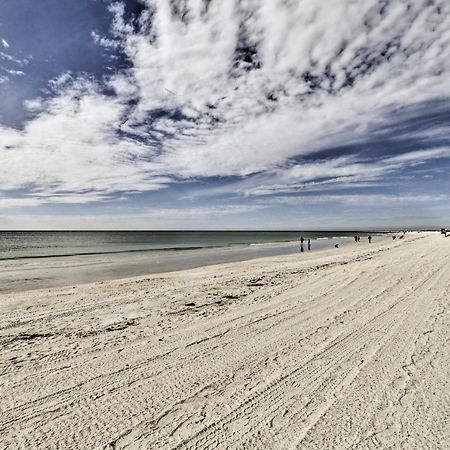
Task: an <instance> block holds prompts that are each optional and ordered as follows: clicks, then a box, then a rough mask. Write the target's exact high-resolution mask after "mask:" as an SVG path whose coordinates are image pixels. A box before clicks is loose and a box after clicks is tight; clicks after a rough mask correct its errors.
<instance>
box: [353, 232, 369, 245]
mask: <svg viewBox="0 0 450 450" xmlns="http://www.w3.org/2000/svg"><path fill="white" fill-rule="evenodd" d="M360 240H361V238H360V236H358V235H356V234H355V242H359V241H360ZM367 240H368V241H369V244H371V243H372V236H371V235H370V234H369V236H367Z"/></svg>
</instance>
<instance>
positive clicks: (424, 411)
mask: <svg viewBox="0 0 450 450" xmlns="http://www.w3.org/2000/svg"><path fill="white" fill-rule="evenodd" d="M449 293H450V240H448V239H445V238H443V237H441V236H440V235H438V234H425V233H422V234H410V235H407V237H406V238H405V239H403V240H402V241H398V240H396V241H392V240H387V239H384V240H381V241H380V242H375V243H373V244H372V245H370V246H369V245H368V244H367V243H365V242H364V243H362V242H361V243H360V244H358V245H349V246H346V247H344V248H341V249H338V250H335V249H333V250H327V251H320V252H317V253H312V254H303V255H301V256H300V255H291V256H284V257H276V258H270V259H260V260H253V261H248V262H242V263H233V264H226V265H220V266H211V267H207V268H203V269H195V270H190V271H184V272H178V273H172V274H164V275H157V276H156V275H155V276H148V277H139V278H133V279H128V280H120V281H119V280H117V281H108V282H103V283H96V284H90V285H80V286H75V287H72V286H70V287H67V288H53V289H48V290H40V291H30V292H25V293H20V294H19V293H17V294H10V295H2V296H0V313H1V314H0V330H1V331H0V345H1V356H0V449H124V448H127V449H180V450H181V449H185V450H187V449H192V450H193V449H216V448H217V449H252V450H253V449H387V448H398V449H448V448H450V424H449V415H450V381H449V380H450V356H449V348H450V347H449V344H450V304H449Z"/></svg>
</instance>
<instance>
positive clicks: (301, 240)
mask: <svg viewBox="0 0 450 450" xmlns="http://www.w3.org/2000/svg"><path fill="white" fill-rule="evenodd" d="M304 241H305V240H304V239H303V236H302V237H301V238H300V244H301V245H303V242H304Z"/></svg>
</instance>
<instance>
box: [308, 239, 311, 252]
mask: <svg viewBox="0 0 450 450" xmlns="http://www.w3.org/2000/svg"><path fill="white" fill-rule="evenodd" d="M309 250H311V239H308V251H309Z"/></svg>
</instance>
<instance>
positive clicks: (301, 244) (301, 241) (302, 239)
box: [300, 236, 311, 252]
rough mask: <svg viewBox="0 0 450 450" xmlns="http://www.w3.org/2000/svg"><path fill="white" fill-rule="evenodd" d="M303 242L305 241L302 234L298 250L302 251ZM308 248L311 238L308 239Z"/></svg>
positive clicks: (309, 248)
mask: <svg viewBox="0 0 450 450" xmlns="http://www.w3.org/2000/svg"><path fill="white" fill-rule="evenodd" d="M303 242H305V239H304V238H303V236H302V237H301V238H300V251H301V252H304V251H305V249H304V248H303ZM308 250H311V239H308Z"/></svg>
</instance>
